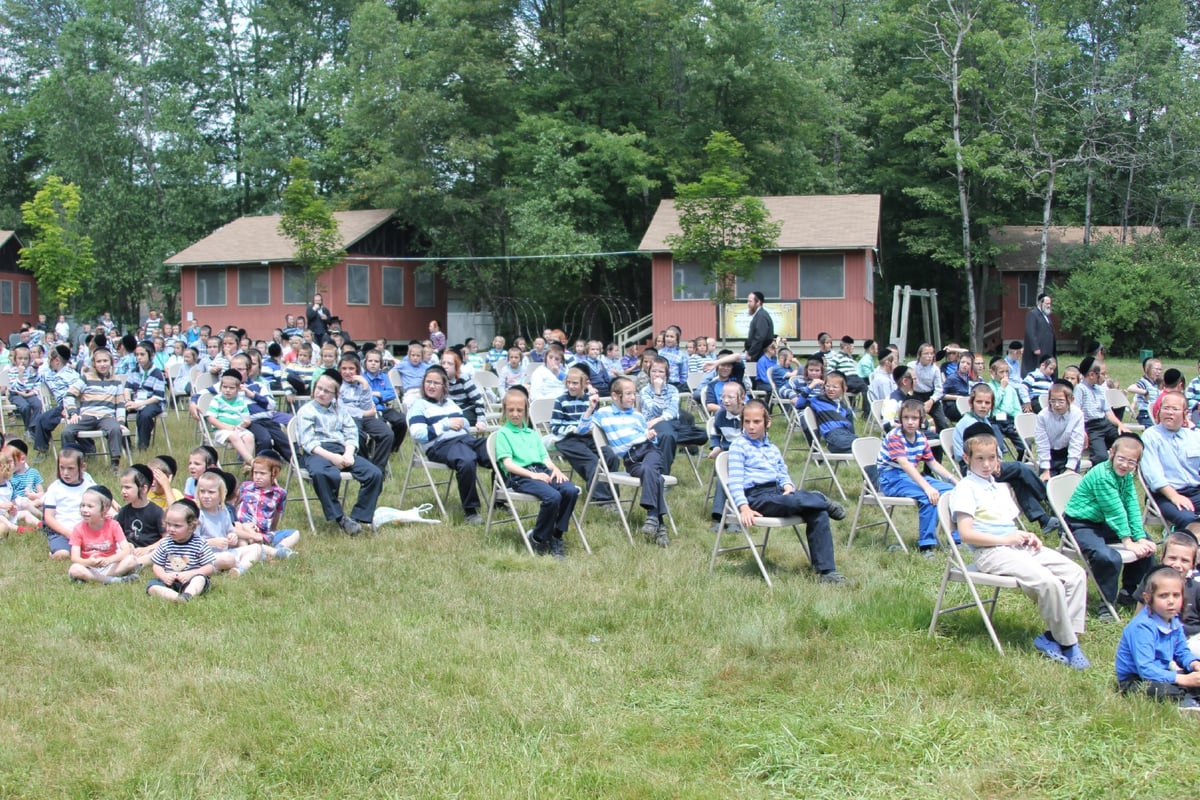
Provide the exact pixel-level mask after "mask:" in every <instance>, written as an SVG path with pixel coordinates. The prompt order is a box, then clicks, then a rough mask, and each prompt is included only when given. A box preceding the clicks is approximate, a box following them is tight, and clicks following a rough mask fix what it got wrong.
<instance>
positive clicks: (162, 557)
mask: <svg viewBox="0 0 1200 800" xmlns="http://www.w3.org/2000/svg"><path fill="white" fill-rule="evenodd" d="M199 516H200V512H199V509H198V508H197V507H196V504H195V503H193V502H192V501H191V500H178V501H176V502H174V503H172V504H171V505H170V506H169V507H168V508H167V511H166V513H165V514H164V515H163V530H165V531H166V532H167V535H166V538H164V539H163V543H162V545H161V546H159V548H158V549H157V550H155V551H154V556H153V559H152V560H153V563H154V579H153V580H151V581H150V582H149V583H147V584H146V594H148V595H150V596H151V597H159V598H162V599H163V600H172V601H174V602H176V603H186V602H187V601H189V600H191V599H192V598H193V597H196V596H197V595H201V594H204V592H206V591H208V585H209V578H210V576H211V575H212V574H213V570H214V569H215V568H216V567H215V566H214V563H215V561H216V557H215V556H214V555H213V551H212V548H210V547H209V546H208V542H206V541H204V538H203V537H202V536H201V535H200V534H199V532H198V530H197V529H198V528H199V526H200V519H199Z"/></svg>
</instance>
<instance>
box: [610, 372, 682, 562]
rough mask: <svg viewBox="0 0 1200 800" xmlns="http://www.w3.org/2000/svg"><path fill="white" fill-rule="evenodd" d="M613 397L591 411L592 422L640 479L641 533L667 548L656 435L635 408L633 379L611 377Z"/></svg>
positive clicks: (660, 454) (659, 455)
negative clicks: (642, 515) (608, 404)
mask: <svg viewBox="0 0 1200 800" xmlns="http://www.w3.org/2000/svg"><path fill="white" fill-rule="evenodd" d="M612 398H613V404H612V405H611V406H608V407H606V408H601V409H600V410H598V411H597V412H596V413H595V414H593V415H592V422H593V423H594V424H595V425H599V426H600V430H602V431H604V435H605V436H606V437H607V438H608V446H609V447H611V448H612V451H613V453H614V454H615V455H616V456H617V457H618V458H623V459H624V460H625V469H626V470H627V471H628V472H629V474H630V475H631V476H633V477H634V478H639V479H641V481H642V494H641V499H640V501H639V505H640V506H641V507H642V508H644V509H646V522H645V524H644V525H642V533H644V534H645V535H646V536H647V537H649V538H650V539H652V540H653V541H654V543H655V544H657V545H658V546H659V547H666V546H667V545H669V544H670V543H671V539H670V538H669V537H668V536H667V523H666V521H665V520H664V519H663V517H665V516H666V513H667V502H666V498H665V496H664V493H663V490H664V488H665V486H664V482H663V462H662V453H660V452H659V449H658V435H657V434H656V433H655V431H654V428H649V427H647V426H646V418H645V417H644V416H642V413H641V412H640V411H638V410H637V409H636V408H634V404H635V403H636V402H637V389H636V388H635V385H634V382H633V381H632V380H630V379H629V378H617V379H616V380H614V381H613V382H612Z"/></svg>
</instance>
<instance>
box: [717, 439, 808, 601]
mask: <svg viewBox="0 0 1200 800" xmlns="http://www.w3.org/2000/svg"><path fill="white" fill-rule="evenodd" d="M713 474H714V475H716V476H717V480H718V481H720V482H721V488H722V489H723V490H724V491H725V508H724V510H723V511H722V516H723V517H724V518H725V519H728V518H730V517H732V518H733V519H734V520H737V526H738V530H739V531H741V537H742V538H743V539H744V540H745V542H746V543H745V544H736V545H732V546H729V547H722V546H721V537H722V536H725V535H729V536H734V537H737V536H738V534H737V533H735V532H734V531H732V530H731V531H729V532H728V534H726V531H725V526H724V525H721V526H719V527H718V528H717V535H716V539H715V540H714V541H713V551H712V558H710V559H709V561H708V571H709V573H711V572H712V571H713V567H714V566H715V565H716V563H717V556H719V555H721V554H722V553H734V552H737V551H739V550H749V551H750V552H751V553H752V554H753V555H754V563H756V564H757V565H758V571H759V572H760V573H762V576H763V580H764V581H766V582H767V588H768V589H771V588H774V586H773V584H772V583H771V576H770V574H768V573H767V567H766V564H764V563H763V559H764V558H766V557H767V542H768V541H769V540H770V538H771V531H772V530H773V529H775V528H791V529H792V531H793V532H795V534H796V539H797V540H798V541H799V542H800V546H801V547H803V548H804V555H806V556H808V559H809V562H810V563H811V561H812V555H811V554H810V553H809V552H808V541H807V540H806V539H805V538H804V534H803V533H802V532H801V531H800V526H801V525H804V524H805V522H804V518H803V517H756V518H755V519H754V524H753V525H751V528H762V535H763V536H762V541H761V542H756V541H754V537H753V536H751V535H750V531H749V530H747V529H746V526H745V525H743V524H742V518H741V515H740V514H738V510H737V507H736V506H734V504H733V495H731V494H730V493H729V453H728V452H723V453H720V454H719V455H718V456H717V461H716V465H715V467H714V469H713Z"/></svg>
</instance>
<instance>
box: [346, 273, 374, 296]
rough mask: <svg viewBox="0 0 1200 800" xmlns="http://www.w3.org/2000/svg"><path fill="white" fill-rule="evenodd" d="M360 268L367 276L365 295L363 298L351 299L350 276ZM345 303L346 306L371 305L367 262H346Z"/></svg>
mask: <svg viewBox="0 0 1200 800" xmlns="http://www.w3.org/2000/svg"><path fill="white" fill-rule="evenodd" d="M358 270H362V272H363V274H364V275H366V278H367V296H366V299H365V300H351V299H350V298H351V289H350V276H351V275H352V274H354V273H356V272H357V271H358ZM346 305H348V306H369V305H371V266H370V265H369V264H349V263H348V264H346Z"/></svg>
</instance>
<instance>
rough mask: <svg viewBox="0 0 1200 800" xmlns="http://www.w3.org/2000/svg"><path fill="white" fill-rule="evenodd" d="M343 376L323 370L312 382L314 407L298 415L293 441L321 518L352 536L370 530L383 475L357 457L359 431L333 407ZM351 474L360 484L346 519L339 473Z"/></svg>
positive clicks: (342, 411) (337, 406) (310, 405)
mask: <svg viewBox="0 0 1200 800" xmlns="http://www.w3.org/2000/svg"><path fill="white" fill-rule="evenodd" d="M341 385H342V376H341V375H339V374H338V373H337V371H336V370H326V371H325V372H322V373H321V374H320V375H318V376H317V378H316V379H315V380H314V381H313V387H312V397H313V399H312V402H310V403H305V404H304V405H303V406H301V407H300V411H299V412H298V413H297V414H296V440H297V444H299V445H300V449H301V450H302V451H303V453H304V467H305V469H307V470H308V473H309V475H310V476H311V477H312V482H313V487H314V488H315V489H316V492H317V498H318V499H319V500H320V501H321V510H322V511H323V512H324V513H325V519H327V520H331V521H334V522H337V524H338V525H339V526H340V527H341V528H342V530H344V531H345V532H346V533H348V534H350V535H351V536H355V535H357V534H359V533H361V532H362V526H363V525H371V524H372V520H373V518H374V516H375V504H376V502H377V501H378V500H379V492H380V490H381V489H382V488H383V473H382V472H380V470H379V468H378V467H376V466H375V465H374V464H372V463H371V462H370V461H368V460H367V459H365V458H363V457H362V456H360V455H358V453H357V450H358V427H357V426H356V425H355V424H354V418H353V417H351V416H350V414H348V413H347V412H346V411H345V409H343V408H341V406H340V404H339V403H338V402H337V397H338V391H339V389H340V388H341ZM343 471H345V472H349V473H350V474H351V475H352V476H353V477H354V479H355V481H357V482H358V484H359V489H358V500H357V502H355V504H354V508H353V509H351V510H350V513H349V514H346V513H345V510H344V509H343V508H342V504H341V502H340V501H339V500H338V486H339V485H340V484H341V480H342V479H341V473H342V472H343Z"/></svg>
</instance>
